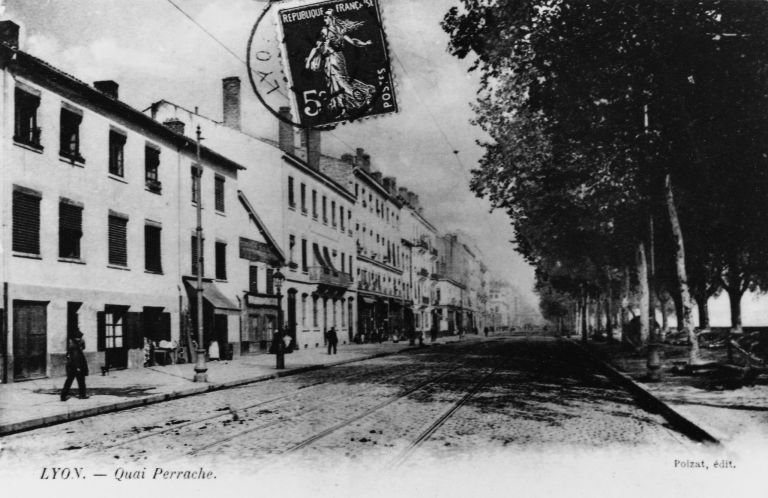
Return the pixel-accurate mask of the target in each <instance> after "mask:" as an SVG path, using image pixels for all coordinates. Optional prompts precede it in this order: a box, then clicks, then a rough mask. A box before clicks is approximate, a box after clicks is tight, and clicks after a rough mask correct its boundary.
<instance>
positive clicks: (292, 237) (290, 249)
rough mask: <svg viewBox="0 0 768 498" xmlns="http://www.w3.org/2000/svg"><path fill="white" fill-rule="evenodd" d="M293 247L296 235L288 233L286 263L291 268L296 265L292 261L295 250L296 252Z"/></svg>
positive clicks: (294, 246)
mask: <svg viewBox="0 0 768 498" xmlns="http://www.w3.org/2000/svg"><path fill="white" fill-rule="evenodd" d="M295 249H296V236H295V235H289V236H288V263H289V265H290V267H291V268H296V265H295V263H294V262H293V259H294V256H295V252H296V251H295Z"/></svg>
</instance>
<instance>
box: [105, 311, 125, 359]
mask: <svg viewBox="0 0 768 498" xmlns="http://www.w3.org/2000/svg"><path fill="white" fill-rule="evenodd" d="M125 315H126V312H125V308H123V307H121V306H107V307H106V308H105V313H104V332H105V334H104V347H105V348H107V349H116V348H122V347H123V335H124V334H123V325H124V323H125Z"/></svg>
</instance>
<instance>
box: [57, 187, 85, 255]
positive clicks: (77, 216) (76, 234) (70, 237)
mask: <svg viewBox="0 0 768 498" xmlns="http://www.w3.org/2000/svg"><path fill="white" fill-rule="evenodd" d="M82 236H83V206H82V205H79V204H76V203H73V202H72V201H68V200H66V199H61V200H60V201H59V257H60V258H71V259H80V238H81V237H82Z"/></svg>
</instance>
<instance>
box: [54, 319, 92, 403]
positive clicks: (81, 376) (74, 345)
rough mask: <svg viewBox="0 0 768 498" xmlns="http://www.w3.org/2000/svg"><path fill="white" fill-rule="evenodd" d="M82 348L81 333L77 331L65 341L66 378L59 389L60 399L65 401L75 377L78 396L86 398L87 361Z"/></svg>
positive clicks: (83, 342)
mask: <svg viewBox="0 0 768 498" xmlns="http://www.w3.org/2000/svg"><path fill="white" fill-rule="evenodd" d="M84 349H85V341H84V340H83V333H82V332H80V331H78V332H77V333H76V334H75V336H74V337H70V338H69V339H68V341H67V365H66V370H67V380H66V381H64V388H63V389H62V390H61V400H62V401H66V400H67V398H68V397H69V388H70V387H72V381H73V380H75V379H77V391H78V393H79V396H78V398H80V399H87V398H88V395H87V394H85V376H86V375H88V362H87V361H86V360H85V355H84V354H83V350H84Z"/></svg>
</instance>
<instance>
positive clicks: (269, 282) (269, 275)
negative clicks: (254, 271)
mask: <svg viewBox="0 0 768 498" xmlns="http://www.w3.org/2000/svg"><path fill="white" fill-rule="evenodd" d="M274 273H275V270H273V269H272V268H267V294H274V286H273V278H272V276H273V275H274Z"/></svg>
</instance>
